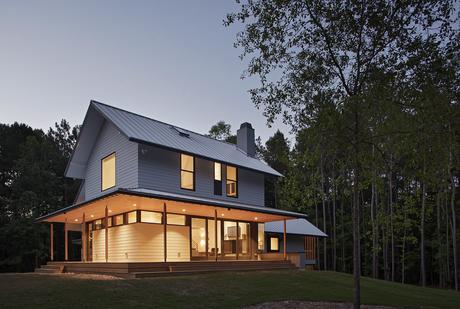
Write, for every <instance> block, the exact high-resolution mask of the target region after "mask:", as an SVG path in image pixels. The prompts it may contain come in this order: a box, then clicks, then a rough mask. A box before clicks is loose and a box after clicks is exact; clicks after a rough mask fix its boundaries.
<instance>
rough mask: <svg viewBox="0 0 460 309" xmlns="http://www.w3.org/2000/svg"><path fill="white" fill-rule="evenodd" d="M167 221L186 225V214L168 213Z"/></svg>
mask: <svg viewBox="0 0 460 309" xmlns="http://www.w3.org/2000/svg"><path fill="white" fill-rule="evenodd" d="M166 218H167V221H166V222H167V223H168V224H172V225H185V216H184V215H176V214H166Z"/></svg>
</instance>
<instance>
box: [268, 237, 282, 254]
mask: <svg viewBox="0 0 460 309" xmlns="http://www.w3.org/2000/svg"><path fill="white" fill-rule="evenodd" d="M279 241H280V240H279V238H278V237H270V251H280V246H279Z"/></svg>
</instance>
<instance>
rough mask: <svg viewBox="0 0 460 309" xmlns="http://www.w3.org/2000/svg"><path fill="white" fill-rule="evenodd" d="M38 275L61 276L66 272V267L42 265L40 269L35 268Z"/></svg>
mask: <svg viewBox="0 0 460 309" xmlns="http://www.w3.org/2000/svg"><path fill="white" fill-rule="evenodd" d="M35 272H36V273H40V274H59V273H62V272H64V266H61V265H52V264H47V265H42V266H41V267H40V268H35Z"/></svg>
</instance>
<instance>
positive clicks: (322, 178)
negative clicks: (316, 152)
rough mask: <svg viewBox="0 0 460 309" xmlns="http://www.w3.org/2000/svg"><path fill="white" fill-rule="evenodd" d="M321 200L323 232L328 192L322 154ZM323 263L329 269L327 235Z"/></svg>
mask: <svg viewBox="0 0 460 309" xmlns="http://www.w3.org/2000/svg"><path fill="white" fill-rule="evenodd" d="M320 169H321V200H322V206H323V232H324V233H326V234H327V232H326V192H325V190H324V167H323V157H322V154H321V167H320ZM323 264H324V266H323V267H324V270H327V237H323Z"/></svg>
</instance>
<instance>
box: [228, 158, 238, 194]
mask: <svg viewBox="0 0 460 309" xmlns="http://www.w3.org/2000/svg"><path fill="white" fill-rule="evenodd" d="M227 196H231V197H238V170H237V169H236V167H234V166H229V165H227Z"/></svg>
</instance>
